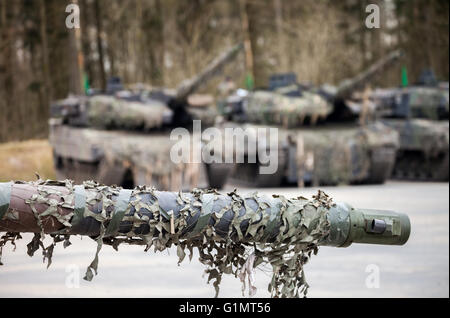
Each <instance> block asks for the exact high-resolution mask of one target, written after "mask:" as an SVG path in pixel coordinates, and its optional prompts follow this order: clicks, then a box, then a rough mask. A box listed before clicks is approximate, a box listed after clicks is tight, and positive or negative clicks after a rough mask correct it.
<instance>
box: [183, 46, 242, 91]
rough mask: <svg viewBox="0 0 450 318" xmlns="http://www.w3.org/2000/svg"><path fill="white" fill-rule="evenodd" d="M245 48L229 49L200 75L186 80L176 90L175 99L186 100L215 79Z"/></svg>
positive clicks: (235, 47)
mask: <svg viewBox="0 0 450 318" xmlns="http://www.w3.org/2000/svg"><path fill="white" fill-rule="evenodd" d="M242 48H243V44H242V43H240V44H237V45H234V46H233V47H231V48H229V49H228V50H226V51H225V52H223V53H222V54H221V55H219V56H217V57H216V58H215V59H214V60H213V61H212V62H211V63H209V64H208V66H206V67H205V68H204V69H203V70H202V71H201V72H200V73H199V74H197V75H196V76H194V77H192V78H190V79H186V80H184V81H183V82H181V84H180V85H178V87H177V89H176V94H175V99H177V100H184V99H186V98H187V96H188V95H189V94H192V93H193V92H195V91H196V90H198V89H199V87H201V86H202V85H203V84H204V83H206V82H207V81H209V80H210V79H211V78H212V77H214V76H215V75H216V74H217V73H218V72H220V70H221V69H222V68H223V67H224V66H225V65H227V64H228V63H229V62H231V61H232V60H234V58H235V57H236V56H237V55H238V53H239V51H240V50H241V49H242Z"/></svg>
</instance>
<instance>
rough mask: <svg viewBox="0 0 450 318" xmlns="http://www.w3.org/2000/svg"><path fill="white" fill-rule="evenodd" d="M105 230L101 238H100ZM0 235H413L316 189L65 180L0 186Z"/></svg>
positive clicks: (292, 238) (269, 238)
mask: <svg viewBox="0 0 450 318" xmlns="http://www.w3.org/2000/svg"><path fill="white" fill-rule="evenodd" d="M103 230H105V231H104V232H102V231H103ZM0 231H7V232H35V233H49V234H52V233H58V234H61V233H63V234H69V235H71V234H79V235H89V236H98V235H99V234H100V235H102V233H103V235H104V236H103V237H115V236H128V237H130V235H131V234H132V235H131V236H137V237H140V238H141V239H142V238H143V237H144V240H143V242H142V244H145V242H147V241H146V240H145V237H146V236H147V237H148V236H150V237H153V236H158V235H159V236H161V235H168V236H172V235H175V236H177V237H178V238H179V239H192V238H195V237H197V236H198V235H200V234H201V233H205V232H206V233H208V231H209V232H211V233H214V235H216V236H214V237H215V239H216V238H217V240H219V241H220V240H221V239H226V238H228V239H231V240H232V241H234V242H239V243H286V242H288V243H295V244H298V243H299V242H300V243H306V244H308V243H311V242H314V240H316V241H317V242H318V245H325V246H337V247H346V246H349V245H350V244H351V243H368V244H385V245H403V244H405V243H406V242H407V240H408V238H409V234H410V221H409V218H408V216H407V215H405V214H402V213H396V212H391V211H379V210H367V209H354V208H353V207H351V206H350V205H348V204H335V203H333V202H332V200H331V198H329V197H328V196H327V195H326V194H325V193H323V192H321V191H319V193H318V195H316V196H313V199H312V200H307V199H305V198H303V197H298V198H295V199H286V198H284V197H282V196H277V195H273V196H270V197H269V196H264V195H257V194H252V195H248V196H240V195H238V194H237V193H236V192H231V193H228V194H220V193H218V192H216V191H213V190H210V191H202V190H194V191H192V192H187V193H181V192H180V193H176V192H165V191H156V190H154V189H153V188H147V187H137V188H135V189H134V190H125V189H122V188H118V187H108V186H103V185H99V184H96V183H94V182H85V183H84V184H83V185H78V186H77V185H75V186H74V185H72V183H71V182H70V181H68V180H66V181H63V182H58V181H42V180H40V181H38V182H29V183H25V182H9V183H0Z"/></svg>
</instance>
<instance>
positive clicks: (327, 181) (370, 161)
mask: <svg viewBox="0 0 450 318" xmlns="http://www.w3.org/2000/svg"><path fill="white" fill-rule="evenodd" d="M401 56H402V53H401V52H400V51H395V52H391V53H390V54H389V55H388V56H386V57H384V58H383V59H381V60H379V61H378V62H376V63H375V64H373V65H372V66H371V67H370V68H368V69H367V70H365V71H364V72H362V73H360V74H358V75H357V76H355V77H354V78H351V79H347V80H344V81H343V82H341V84H340V85H338V86H337V87H334V86H330V85H323V86H320V87H314V86H311V85H301V84H298V83H297V80H296V76H295V74H292V73H290V74H278V75H274V76H272V77H271V78H270V81H269V87H268V88H267V89H261V90H256V91H253V92H247V91H244V90H238V91H237V92H236V94H234V95H233V96H230V97H229V98H228V102H227V103H225V106H224V107H223V109H224V117H225V118H226V120H227V121H226V122H225V123H223V124H222V125H221V129H227V128H234V129H236V128H241V129H243V131H245V134H246V137H245V138H246V140H248V144H247V145H251V144H252V143H253V144H256V145H257V146H256V147H253V146H252V147H247V146H244V148H243V150H242V149H240V150H238V151H237V150H236V148H235V146H231V147H228V148H226V150H225V153H226V152H230V151H231V152H234V153H235V155H236V156H238V155H241V156H242V153H244V157H245V160H244V161H243V162H241V163H237V164H235V165H234V167H233V168H232V169H233V170H232V173H231V178H232V179H233V180H234V181H236V182H238V183H244V184H246V185H249V186H253V187H276V186H280V185H282V184H298V185H299V186H304V185H314V186H318V185H338V184H363V183H365V184H379V183H383V182H384V181H385V180H386V179H387V178H388V177H389V176H390V175H391V172H392V169H393V166H394V163H395V157H396V151H397V149H398V147H399V137H398V133H397V132H396V130H395V129H393V128H391V127H388V126H387V125H384V124H382V123H381V122H378V121H370V120H368V118H369V117H370V116H369V115H368V114H371V113H372V110H373V109H374V107H375V105H374V103H373V102H371V101H370V100H369V99H368V98H367V99H366V100H365V101H364V102H362V103H359V102H356V101H354V100H352V99H351V95H352V93H353V92H354V91H356V90H358V89H362V88H364V87H366V85H367V84H368V82H369V81H370V80H372V78H373V77H374V76H376V75H377V74H379V73H380V72H381V71H382V70H383V69H385V68H386V67H389V66H390V65H392V64H393V63H395V62H396V61H397V60H399V58H400V57H401ZM267 127H271V128H276V129H277V135H278V136H277V140H276V142H277V145H276V152H277V159H278V163H277V164H278V169H277V170H276V172H275V173H269V174H263V173H259V172H260V171H261V165H262V164H261V161H260V160H259V159H260V158H259V157H258V156H259V154H261V153H264V151H266V152H269V151H270V149H269V146H268V145H270V144H271V141H270V140H269V139H268V138H260V137H256V136H257V135H258V133H257V131H258V130H259V129H264V128H267ZM224 135H225V134H224ZM266 136H267V135H266ZM228 139H229V138H228ZM224 142H225V141H224ZM225 145H227V143H226V142H225ZM210 147H211V151H213V150H214V151H215V150H216V149H213V148H214V146H213V145H211V146H210ZM241 148H242V147H241ZM272 150H273V149H272ZM223 155H224V154H221V153H218V154H216V156H218V157H220V156H223ZM249 158H253V160H252V159H250V160H249ZM255 158H256V160H255Z"/></svg>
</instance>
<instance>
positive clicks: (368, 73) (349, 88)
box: [336, 50, 403, 99]
mask: <svg viewBox="0 0 450 318" xmlns="http://www.w3.org/2000/svg"><path fill="white" fill-rule="evenodd" d="M402 56H403V52H402V51H401V50H395V51H393V52H391V53H389V54H388V55H387V56H385V57H383V58H381V59H380V60H378V61H377V62H375V63H374V64H372V65H371V66H370V67H369V68H367V69H366V70H364V71H363V72H361V73H359V74H358V75H356V76H355V77H353V78H350V79H345V80H343V81H342V82H341V83H340V84H339V86H338V88H337V94H336V97H337V98H342V99H344V98H347V97H349V96H350V95H351V94H352V92H354V91H355V90H358V89H362V88H364V86H365V85H366V84H367V83H368V82H370V81H371V80H372V79H373V78H374V77H375V76H376V75H378V74H380V73H381V72H383V71H384V70H385V69H386V68H388V67H391V66H392V65H394V64H395V63H396V62H397V61H398V60H399V59H400V58H401V57H402Z"/></svg>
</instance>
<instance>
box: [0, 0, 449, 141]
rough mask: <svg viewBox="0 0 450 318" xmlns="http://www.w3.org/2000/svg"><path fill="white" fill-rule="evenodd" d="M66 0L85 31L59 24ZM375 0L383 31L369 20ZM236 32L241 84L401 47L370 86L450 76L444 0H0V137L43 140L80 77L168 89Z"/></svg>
mask: <svg viewBox="0 0 450 318" xmlns="http://www.w3.org/2000/svg"><path fill="white" fill-rule="evenodd" d="M70 3H76V4H78V5H79V8H80V22H81V28H80V29H68V28H67V27H66V24H65V21H66V17H67V16H68V15H69V13H66V12H65V10H66V7H67V5H69V4H70ZM371 3H374V4H377V5H379V7H380V8H381V12H380V13H381V15H380V17H381V28H379V29H368V28H366V26H365V24H364V22H365V19H366V16H367V15H368V13H366V11H365V9H366V6H367V5H368V4H371ZM77 32H78V33H77ZM242 41H247V42H248V43H249V44H250V48H251V51H250V52H251V56H250V58H249V56H248V54H247V55H244V54H240V57H239V59H238V60H236V61H235V62H234V63H233V64H232V65H229V66H228V67H227V68H226V70H225V72H224V76H225V75H227V76H230V77H231V78H232V79H233V80H234V81H235V82H236V83H237V85H239V86H244V79H245V76H246V74H248V73H251V74H252V75H253V78H254V79H255V85H256V87H258V86H265V85H266V83H267V80H268V76H269V75H270V74H271V73H278V72H287V71H289V72H291V71H292V72H295V73H296V74H297V78H298V80H299V81H300V82H310V83H314V84H321V83H330V84H337V83H338V82H339V81H340V80H342V79H344V78H346V77H350V76H353V75H355V74H356V73H358V72H359V71H361V70H363V69H364V68H365V67H367V66H368V65H370V64H371V63H372V62H374V61H375V60H377V59H378V58H379V57H381V56H383V55H384V54H386V53H388V52H390V51H392V50H394V49H397V48H400V49H402V50H403V51H404V52H405V54H406V56H405V57H404V59H403V60H402V63H401V65H398V66H397V67H395V68H392V69H391V70H389V71H388V72H386V73H385V74H384V76H383V77H382V78H379V79H378V80H377V81H376V83H374V85H379V86H397V85H399V84H400V67H401V66H406V67H407V70H408V76H409V80H410V82H413V81H414V80H415V79H416V78H417V77H418V75H419V74H420V72H421V71H422V70H423V69H424V68H431V69H433V70H434V71H435V73H436V75H437V77H438V78H439V79H440V80H447V81H448V79H449V64H448V60H449V43H448V42H449V1H448V0H342V1H332V0H321V1H317V0H301V1H290V0H289V1H288V0H228V1H227V0H190V1H182V0H132V1H119V0H0V142H5V141H10V140H26V139H30V138H45V137H46V136H47V119H48V108H49V103H50V102H51V101H52V100H55V99H60V98H64V97H66V96H67V95H68V94H69V93H80V92H82V87H81V84H80V77H81V76H86V78H87V80H88V82H89V85H90V86H91V87H96V88H103V87H105V83H106V81H107V79H108V78H109V77H111V76H119V77H121V78H122V80H123V82H124V83H126V84H130V83H136V82H141V83H147V84H150V85H154V86H167V87H175V86H176V85H177V84H178V83H179V82H181V81H182V80H183V79H185V78H187V77H191V76H193V75H195V74H196V73H197V72H198V71H199V70H201V69H202V67H204V66H205V65H206V64H207V63H208V62H209V61H211V60H212V59H213V58H214V57H215V56H216V55H217V54H219V53H220V52H221V51H222V50H224V49H226V48H228V47H230V46H231V45H233V44H236V43H238V42H242ZM77 44H78V45H77ZM81 57H82V60H81V63H78V61H80V58H81ZM79 64H80V65H81V67H79ZM80 73H83V75H81V74H80ZM220 80H221V79H220V78H219V79H216V82H213V83H211V84H210V85H208V86H207V87H206V88H205V89H204V90H205V91H210V92H213V91H214V88H215V85H217V83H218V81H220Z"/></svg>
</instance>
